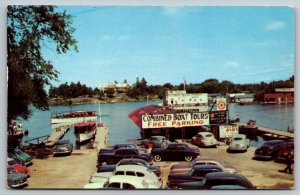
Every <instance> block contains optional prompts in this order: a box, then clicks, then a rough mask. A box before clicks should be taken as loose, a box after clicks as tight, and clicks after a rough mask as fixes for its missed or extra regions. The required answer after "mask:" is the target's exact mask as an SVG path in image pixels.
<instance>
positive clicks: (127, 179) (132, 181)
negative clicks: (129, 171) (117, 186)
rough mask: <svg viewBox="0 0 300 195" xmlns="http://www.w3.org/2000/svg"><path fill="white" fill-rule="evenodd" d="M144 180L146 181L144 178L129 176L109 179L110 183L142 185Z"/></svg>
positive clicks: (117, 176) (116, 176)
mask: <svg viewBox="0 0 300 195" xmlns="http://www.w3.org/2000/svg"><path fill="white" fill-rule="evenodd" d="M133 178H134V179H133ZM143 180H144V178H142V177H136V176H129V175H113V176H111V177H110V178H109V183H113V182H120V183H130V184H139V185H141V184H142V182H143Z"/></svg>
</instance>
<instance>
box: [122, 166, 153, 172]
mask: <svg viewBox="0 0 300 195" xmlns="http://www.w3.org/2000/svg"><path fill="white" fill-rule="evenodd" d="M147 170H148V168H147V167H144V166H141V165H120V166H117V167H116V171H140V172H145V171H147Z"/></svg>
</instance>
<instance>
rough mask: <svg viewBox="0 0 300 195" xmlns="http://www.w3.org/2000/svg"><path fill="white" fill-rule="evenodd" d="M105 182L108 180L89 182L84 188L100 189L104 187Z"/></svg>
mask: <svg viewBox="0 0 300 195" xmlns="http://www.w3.org/2000/svg"><path fill="white" fill-rule="evenodd" d="M105 182H106V181H104V182H99V183H87V184H85V186H84V189H100V188H103V186H104V183H105Z"/></svg>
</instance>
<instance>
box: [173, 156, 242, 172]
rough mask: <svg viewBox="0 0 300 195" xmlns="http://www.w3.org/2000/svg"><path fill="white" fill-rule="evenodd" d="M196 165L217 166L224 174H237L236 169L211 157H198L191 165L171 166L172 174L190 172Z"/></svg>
mask: <svg viewBox="0 0 300 195" xmlns="http://www.w3.org/2000/svg"><path fill="white" fill-rule="evenodd" d="M196 165H217V166H219V167H221V168H222V171H223V172H229V173H235V172H236V171H237V170H236V168H235V167H233V166H231V165H228V164H225V163H224V162H223V161H221V160H218V159H215V158H210V157H198V158H195V159H194V160H193V161H192V162H190V163H189V164H175V165H173V166H171V168H170V174H172V173H186V172H189V171H190V170H191V169H192V168H193V167H194V166H196Z"/></svg>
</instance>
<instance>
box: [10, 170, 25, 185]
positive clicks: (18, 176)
mask: <svg viewBox="0 0 300 195" xmlns="http://www.w3.org/2000/svg"><path fill="white" fill-rule="evenodd" d="M27 184H28V181H27V175H25V174H23V173H16V172H15V171H14V169H13V168H11V167H8V168H7V186H8V187H9V188H21V187H24V186H26V185H27Z"/></svg>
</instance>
